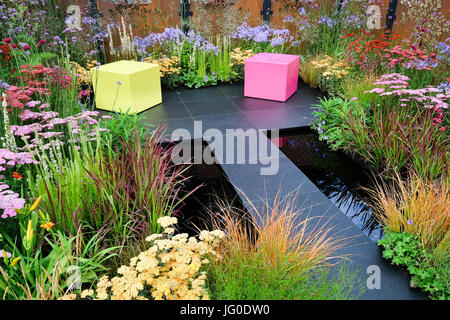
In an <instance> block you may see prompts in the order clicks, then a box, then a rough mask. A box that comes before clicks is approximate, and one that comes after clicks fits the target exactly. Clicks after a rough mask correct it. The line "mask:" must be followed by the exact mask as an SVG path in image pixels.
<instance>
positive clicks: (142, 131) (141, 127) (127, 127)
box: [99, 112, 153, 150]
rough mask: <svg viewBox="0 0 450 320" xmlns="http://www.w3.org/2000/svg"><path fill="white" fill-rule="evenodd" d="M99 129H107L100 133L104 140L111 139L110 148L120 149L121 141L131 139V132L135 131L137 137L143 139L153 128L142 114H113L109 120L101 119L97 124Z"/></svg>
mask: <svg viewBox="0 0 450 320" xmlns="http://www.w3.org/2000/svg"><path fill="white" fill-rule="evenodd" d="M99 125H100V127H102V128H104V129H107V130H108V131H105V132H102V137H103V138H104V139H111V147H112V148H113V149H114V148H119V150H121V149H120V148H121V147H122V141H123V140H124V139H126V138H127V137H133V139H134V135H132V133H133V132H135V131H137V132H138V133H139V137H141V142H142V139H144V137H145V135H146V134H147V131H148V130H149V129H150V128H152V127H153V125H151V124H150V123H149V122H148V121H147V120H146V119H145V116H144V114H140V115H138V114H130V113H129V112H126V113H119V112H115V113H114V114H113V115H112V117H111V119H102V120H100V122H99Z"/></svg>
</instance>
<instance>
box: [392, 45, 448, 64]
mask: <svg viewBox="0 0 450 320" xmlns="http://www.w3.org/2000/svg"><path fill="white" fill-rule="evenodd" d="M408 45H409V48H407V49H404V48H402V46H400V45H396V46H395V47H393V48H392V49H385V52H386V54H384V56H383V57H384V58H386V59H387V60H388V61H389V62H388V63H387V65H388V66H390V67H391V68H392V69H394V68H395V66H396V65H401V66H403V67H405V68H410V67H413V68H415V69H418V70H431V69H432V68H433V67H435V66H437V65H438V64H439V61H438V60H437V55H436V54H435V53H427V52H425V51H423V50H420V49H419V48H418V47H417V46H416V45H411V43H410V42H408Z"/></svg>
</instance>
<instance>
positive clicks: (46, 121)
mask: <svg viewBox="0 0 450 320" xmlns="http://www.w3.org/2000/svg"><path fill="white" fill-rule="evenodd" d="M97 116H98V112H97V111H84V112H82V113H79V114H77V115H75V116H69V117H67V118H58V113H57V112H54V111H41V112H33V111H30V110H25V111H24V112H23V113H22V114H21V119H22V120H35V121H39V122H33V123H31V124H25V125H21V126H19V125H11V126H10V130H11V132H12V133H13V134H14V135H15V136H19V137H22V136H24V137H25V139H26V140H27V142H28V145H27V146H24V147H22V148H20V150H32V149H34V148H36V147H37V146H38V143H39V141H38V139H36V138H34V139H31V135H32V134H33V133H35V134H37V135H38V136H39V138H44V139H51V138H56V137H61V136H63V133H62V132H59V131H51V130H54V129H55V126H58V125H69V126H70V128H71V130H72V134H74V135H76V134H78V133H80V131H81V130H82V128H83V127H88V126H92V125H95V124H97V123H98V121H97V119H95V117H97ZM100 131H103V130H102V129H100ZM95 133H96V131H95V129H91V131H90V132H89V133H88V136H91V137H92V136H95ZM58 143H63V142H62V141H59V142H58ZM50 146H51V144H46V145H44V149H47V148H49V147H50Z"/></svg>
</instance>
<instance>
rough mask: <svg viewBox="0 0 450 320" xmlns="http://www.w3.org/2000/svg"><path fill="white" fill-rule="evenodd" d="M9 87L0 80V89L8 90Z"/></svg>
mask: <svg viewBox="0 0 450 320" xmlns="http://www.w3.org/2000/svg"><path fill="white" fill-rule="evenodd" d="M9 86H10V85H9V84H7V83H6V82H4V81H3V80H2V79H0V88H3V89H8V88H9Z"/></svg>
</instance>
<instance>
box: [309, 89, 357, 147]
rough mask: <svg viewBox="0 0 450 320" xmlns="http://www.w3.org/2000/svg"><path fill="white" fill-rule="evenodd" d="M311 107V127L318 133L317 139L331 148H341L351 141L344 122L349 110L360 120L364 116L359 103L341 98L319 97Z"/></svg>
mask: <svg viewBox="0 0 450 320" xmlns="http://www.w3.org/2000/svg"><path fill="white" fill-rule="evenodd" d="M312 109H313V110H314V111H313V115H314V122H313V124H312V128H313V129H315V130H317V132H318V133H319V139H320V140H321V141H327V142H328V143H329V145H330V147H331V148H333V149H338V148H343V147H345V146H347V145H348V144H349V143H350V142H351V141H352V140H350V137H349V136H348V134H347V132H348V126H347V125H346V124H345V122H344V120H345V119H346V118H347V117H348V114H349V113H350V112H351V113H352V114H354V115H355V117H357V118H358V119H360V120H362V119H363V118H364V109H363V108H362V106H361V105H360V104H358V103H354V102H352V101H347V100H344V99H341V98H323V99H322V98H319V103H318V104H316V105H314V106H313V108H312Z"/></svg>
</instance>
